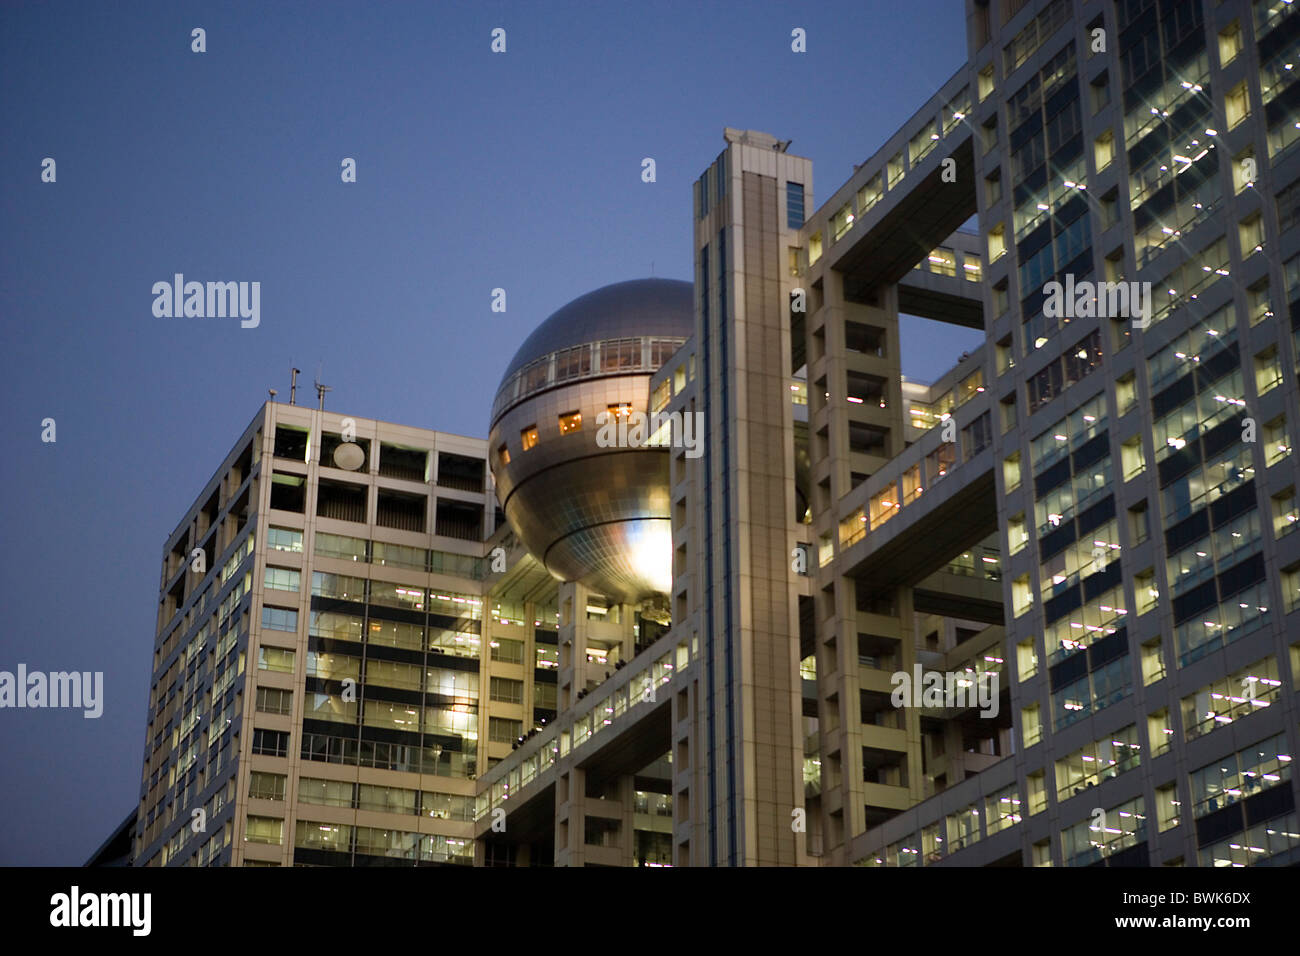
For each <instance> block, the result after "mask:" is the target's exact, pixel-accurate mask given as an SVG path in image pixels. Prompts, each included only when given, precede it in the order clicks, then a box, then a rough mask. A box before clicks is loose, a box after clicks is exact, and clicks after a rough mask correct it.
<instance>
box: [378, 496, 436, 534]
mask: <svg viewBox="0 0 1300 956" xmlns="http://www.w3.org/2000/svg"><path fill="white" fill-rule="evenodd" d="M428 509H429V498H428V496H427V495H407V494H402V493H401V492H400V491H387V490H385V489H383V488H381V489H379V502H378V511H377V513H376V515H375V524H377V525H380V526H381V527H384V528H397V529H399V530H401V531H419V532H421V533H423V531H424V524H425V515H426V513H427V512H428Z"/></svg>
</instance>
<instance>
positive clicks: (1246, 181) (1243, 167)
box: [1232, 147, 1259, 194]
mask: <svg viewBox="0 0 1300 956" xmlns="http://www.w3.org/2000/svg"><path fill="white" fill-rule="evenodd" d="M1258 175H1259V167H1258V165H1257V164H1256V162H1255V150H1254V148H1253V147H1251V148H1247V149H1245V150H1243V151H1242V152H1240V153H1238V154H1237V157H1236V158H1235V159H1234V160H1233V162H1232V191H1233V193H1234V194H1236V193H1239V192H1241V191H1242V190H1243V189H1249V188H1251V187H1252V186H1254V185H1255V179H1256V177H1257V176H1258Z"/></svg>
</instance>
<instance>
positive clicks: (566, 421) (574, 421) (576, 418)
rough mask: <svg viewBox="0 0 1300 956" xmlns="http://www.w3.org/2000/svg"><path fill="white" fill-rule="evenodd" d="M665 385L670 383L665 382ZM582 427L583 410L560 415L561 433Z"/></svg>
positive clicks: (567, 432) (574, 430)
mask: <svg viewBox="0 0 1300 956" xmlns="http://www.w3.org/2000/svg"><path fill="white" fill-rule="evenodd" d="M664 384H665V385H667V384H668V383H667V382H665V383H664ZM661 407H662V406H661ZM581 428H582V412H565V413H564V414H563V415H561V416H560V434H561V435H567V434H569V433H570V432H576V431H579V430H580V429H581Z"/></svg>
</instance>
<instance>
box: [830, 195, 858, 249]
mask: <svg viewBox="0 0 1300 956" xmlns="http://www.w3.org/2000/svg"><path fill="white" fill-rule="evenodd" d="M852 225H853V204H852V203H847V202H846V203H845V204H844V205H843V206H841V207H840V208H839V209H838V210H836V211H835V214H834V215H833V216H831V242H838V241H839V239H840V237H841V236H843V235H844V234H845V233H846V232H848V231H849V229H850V228H851V227H852Z"/></svg>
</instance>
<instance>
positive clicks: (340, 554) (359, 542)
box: [295, 531, 423, 590]
mask: <svg viewBox="0 0 1300 956" xmlns="http://www.w3.org/2000/svg"><path fill="white" fill-rule="evenodd" d="M366 544H367V541H366V539H365V538H353V537H350V536H348V535H343V534H327V533H326V532H323V531H317V532H316V543H315V551H316V553H317V554H319V555H321V556H323V557H326V558H343V559H344V560H346V561H365V560H366ZM421 569H422V570H423V566H422V567H421ZM295 590H296V589H295Z"/></svg>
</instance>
